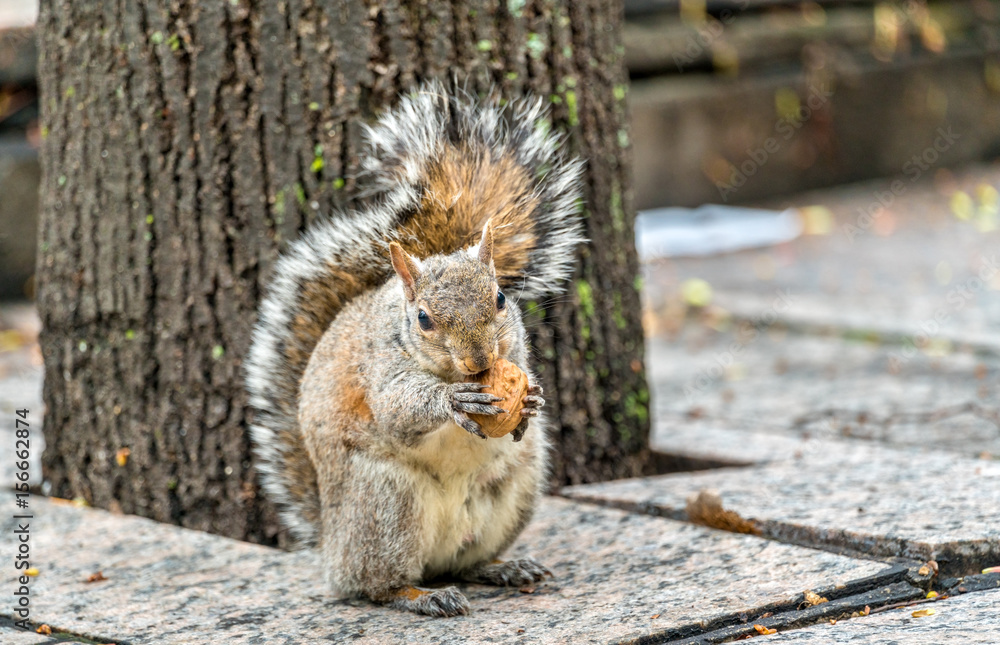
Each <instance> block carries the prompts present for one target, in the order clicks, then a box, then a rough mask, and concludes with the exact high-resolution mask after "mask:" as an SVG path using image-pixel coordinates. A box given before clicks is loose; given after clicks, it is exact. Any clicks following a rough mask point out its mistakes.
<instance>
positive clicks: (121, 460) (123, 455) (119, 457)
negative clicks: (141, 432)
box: [115, 448, 132, 466]
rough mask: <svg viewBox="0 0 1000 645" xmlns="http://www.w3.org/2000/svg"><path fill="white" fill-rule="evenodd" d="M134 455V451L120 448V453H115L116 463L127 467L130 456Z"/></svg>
mask: <svg viewBox="0 0 1000 645" xmlns="http://www.w3.org/2000/svg"><path fill="white" fill-rule="evenodd" d="M131 454H132V451H131V450H129V449H128V448H119V449H118V452H116V453H115V462H116V463H117V464H118V465H119V466H125V464H127V463H128V456H129V455H131Z"/></svg>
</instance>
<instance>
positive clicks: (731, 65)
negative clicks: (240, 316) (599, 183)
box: [0, 0, 1000, 300]
mask: <svg viewBox="0 0 1000 645" xmlns="http://www.w3.org/2000/svg"><path fill="white" fill-rule="evenodd" d="M625 7H626V16H627V27H626V36H625V43H626V50H625V56H626V61H627V65H628V68H629V71H630V75H631V78H632V88H631V95H630V104H631V109H632V118H633V125H632V134H631V139H632V144H633V146H634V154H635V191H636V205H637V206H638V207H639V208H640V209H648V208H653V207H661V206H696V205H698V204H703V203H729V204H746V203H755V202H761V201H762V200H766V199H768V198H774V197H778V196H782V195H789V194H792V193H797V192H801V191H803V190H806V189H812V188H818V187H823V186H835V185H839V184H844V183H847V182H853V181H858V180H863V179H868V178H875V177H884V176H891V175H895V174H897V173H900V172H902V167H903V165H904V164H905V162H906V161H907V160H908V159H910V158H911V157H912V155H913V154H914V153H915V152H919V151H920V150H921V149H922V148H923V147H925V146H927V145H930V144H932V143H933V139H934V137H935V136H937V135H936V131H937V129H938V128H940V127H949V128H951V129H952V131H953V132H956V133H961V136H960V138H959V139H958V140H957V141H954V142H952V143H951V144H949V145H948V146H947V147H946V149H945V150H943V151H941V152H940V158H939V159H936V160H935V162H934V164H935V167H936V168H942V167H955V166H958V165H962V164H967V163H970V162H976V161H984V160H992V159H995V158H996V157H997V156H998V155H1000V100H998V99H1000V54H998V51H1000V10H998V3H997V2H994V1H991V0H951V1H925V0H909V1H900V2H867V1H863V0H821V1H816V2H813V1H810V2H796V1H782V0H721V1H720V0H708V1H706V0H627V1H626V2H625ZM35 15H36V6H35V3H34V2H31V1H29V0H0V231H2V234H0V298H3V299H7V300H11V299H15V300H16V299H25V298H30V297H31V296H32V292H33V281H32V274H33V267H34V249H35V247H34V244H32V243H31V240H32V238H33V236H34V235H35V227H36V222H37V220H36V211H37V194H36V192H37V185H38V182H39V166H38V160H37V153H36V150H37V146H38V141H39V133H38V110H39V105H38V95H37V87H36V82H35V75H36V69H35V65H36V54H37V52H36V46H35V40H34V36H33V30H32V25H33V23H34V20H35ZM622 136H625V135H624V133H623V135H622ZM737 183H738V184H740V185H739V186H737V185H736V184H737Z"/></svg>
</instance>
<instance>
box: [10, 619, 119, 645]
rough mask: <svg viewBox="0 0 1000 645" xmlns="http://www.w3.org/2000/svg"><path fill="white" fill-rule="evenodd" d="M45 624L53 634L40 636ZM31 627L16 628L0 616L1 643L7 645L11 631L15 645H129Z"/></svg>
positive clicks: (110, 639)
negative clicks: (45, 627) (108, 644)
mask: <svg viewBox="0 0 1000 645" xmlns="http://www.w3.org/2000/svg"><path fill="white" fill-rule="evenodd" d="M43 624H44V625H48V626H49V628H50V629H51V630H52V634H50V635H46V634H39V633H38V632H37V631H36V630H37V629H38V628H39V627H41V626H42V625H43ZM29 625H30V626H31V629H30V630H24V629H21V628H20V627H16V626H15V625H14V620H13V619H12V618H10V617H8V616H0V643H4V644H5V645H6V643H7V641H8V634H7V632H8V631H11V632H14V633H15V634H16V635H17V636H16V637H15V639H16V640H15V643H21V642H24V643H25V644H27V643H30V644H31V645H54V644H56V643H82V644H83V645H105V644H106V643H114V645H129V642H128V641H127V640H119V639H117V638H105V637H101V636H94V635H93V634H89V635H88V634H76V633H73V632H69V631H65V630H62V629H59V628H58V627H57V626H54V625H50V624H49V623H35V622H31V623H29Z"/></svg>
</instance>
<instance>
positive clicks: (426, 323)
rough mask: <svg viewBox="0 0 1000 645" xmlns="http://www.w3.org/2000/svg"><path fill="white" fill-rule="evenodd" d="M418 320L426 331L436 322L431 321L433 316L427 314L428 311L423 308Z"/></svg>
mask: <svg viewBox="0 0 1000 645" xmlns="http://www.w3.org/2000/svg"><path fill="white" fill-rule="evenodd" d="M417 322H418V323H420V328H421V329H423V330H424V331H430V330H431V328H432V327H434V323H432V322H431V317H430V316H428V315H427V312H426V311H424V310H423V309H421V310H420V313H419V314H417Z"/></svg>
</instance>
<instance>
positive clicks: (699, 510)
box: [685, 490, 760, 535]
mask: <svg viewBox="0 0 1000 645" xmlns="http://www.w3.org/2000/svg"><path fill="white" fill-rule="evenodd" d="M685 511H686V512H687V516H688V520H690V521H691V522H692V523H694V524H701V525H702V526H708V527H710V528H713V529H721V530H723V531H730V532H731V533H748V534H750V535H760V529H759V528H758V527H757V525H756V524H755V523H754V522H753V521H752V520H747V519H744V518H742V517H740V515H739V513H736V512H735V511H730V510H726V509H725V508H723V507H722V498H721V497H719V494H718V493H717V492H715V491H713V490H702V491H699V492H698V493H697V494H696V495H692V496H690V497H688V500H687V507H686V508H685Z"/></svg>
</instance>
